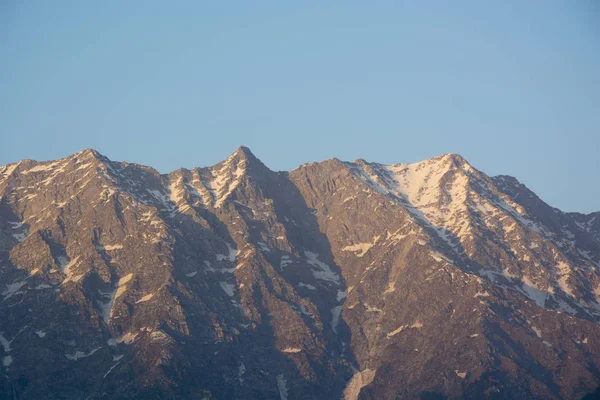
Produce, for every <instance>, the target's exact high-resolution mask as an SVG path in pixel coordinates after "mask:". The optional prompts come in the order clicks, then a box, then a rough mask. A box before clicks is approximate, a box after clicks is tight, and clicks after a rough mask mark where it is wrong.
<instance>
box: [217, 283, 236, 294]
mask: <svg viewBox="0 0 600 400" xmlns="http://www.w3.org/2000/svg"><path fill="white" fill-rule="evenodd" d="M219 285H220V286H221V289H223V291H224V292H225V293H227V296H229V297H233V296H234V291H235V286H234V285H232V284H231V283H227V282H219Z"/></svg>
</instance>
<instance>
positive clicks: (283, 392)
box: [277, 374, 288, 400]
mask: <svg viewBox="0 0 600 400" xmlns="http://www.w3.org/2000/svg"><path fill="white" fill-rule="evenodd" d="M277 389H279V399H280V400H288V388H287V381H286V380H285V378H284V377H283V374H279V375H277Z"/></svg>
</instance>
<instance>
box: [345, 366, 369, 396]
mask: <svg viewBox="0 0 600 400" xmlns="http://www.w3.org/2000/svg"><path fill="white" fill-rule="evenodd" d="M376 372H377V370H372V369H369V368H367V369H365V370H363V371H356V373H355V374H354V375H353V376H352V379H350V382H348V385H347V386H346V389H344V400H357V399H358V396H359V395H360V391H361V390H362V388H364V387H365V386H368V385H370V384H371V382H373V379H375V373H376Z"/></svg>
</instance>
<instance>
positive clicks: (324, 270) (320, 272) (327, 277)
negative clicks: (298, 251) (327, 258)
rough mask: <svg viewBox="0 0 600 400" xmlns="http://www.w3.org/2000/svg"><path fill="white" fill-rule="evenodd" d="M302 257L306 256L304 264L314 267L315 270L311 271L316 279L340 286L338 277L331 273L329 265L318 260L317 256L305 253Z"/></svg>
mask: <svg viewBox="0 0 600 400" xmlns="http://www.w3.org/2000/svg"><path fill="white" fill-rule="evenodd" d="M304 255H305V256H306V262H307V263H308V264H310V265H312V266H313V267H315V269H313V270H312V273H313V276H314V277H315V278H316V279H319V280H322V281H327V282H331V283H334V284H336V285H339V284H340V276H339V275H338V274H336V273H335V272H333V271H332V270H331V267H330V266H329V265H327V264H325V263H324V262H322V261H320V260H319V259H318V257H319V254H317V253H313V252H311V251H305V252H304Z"/></svg>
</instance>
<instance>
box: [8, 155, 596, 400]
mask: <svg viewBox="0 0 600 400" xmlns="http://www.w3.org/2000/svg"><path fill="white" fill-rule="evenodd" d="M599 224H600V216H599V215H598V214H592V215H583V214H574V213H570V214H569V213H563V212H561V211H560V210H557V209H555V208H552V207H550V206H548V205H547V204H545V203H544V202H543V201H542V200H540V199H539V198H538V197H537V196H536V195H535V194H534V193H533V192H531V191H530V190H528V189H527V188H526V187H525V186H524V185H522V184H520V183H519V182H518V181H517V180H516V179H515V178H512V177H508V176H498V177H489V176H487V175H485V174H484V173H482V172H480V171H477V170H476V169H475V168H473V167H472V166H470V165H469V164H468V163H467V161H465V160H464V159H462V158H461V157H460V156H457V155H452V154H449V155H444V156H440V157H436V158H432V159H429V160H426V161H423V162H420V163H415V164H397V165H381V164H375V163H368V162H366V161H364V160H357V161H355V162H352V163H350V162H342V161H339V160H337V159H333V160H328V161H324V162H320V163H313V164H307V165H303V166H301V167H299V168H297V169H295V170H293V171H291V172H273V171H271V170H269V169H268V168H267V167H266V166H264V165H263V164H262V163H261V162H260V161H259V160H258V159H256V158H255V157H254V156H253V155H252V154H251V153H250V151H249V150H248V149H247V148H244V147H241V148H240V149H238V150H237V151H236V152H235V153H233V154H232V155H231V156H230V157H228V158H227V159H226V160H225V161H223V162H221V163H219V164H217V165H215V166H213V167H209V168H198V169H194V170H184V169H182V170H178V171H175V172H172V173H170V174H168V175H161V174H159V173H158V172H157V171H155V170H153V169H152V168H149V167H145V166H141V165H136V164H128V163H126V162H113V161H110V160H108V159H107V158H106V157H103V156H102V155H100V154H98V153H97V152H95V151H93V150H85V151H83V152H80V153H77V154H75V155H72V156H70V157H68V158H65V159H61V160H58V161H54V162H43V163H38V162H35V161H31V160H24V161H21V162H19V163H16V164H10V165H6V166H4V167H0V344H1V346H0V359H1V360H2V367H1V368H2V376H1V377H0V398H7V399H38V398H48V399H129V398H148V399H152V398H157V399H158V398H181V399H229V398H236V399H254V398H269V399H271V398H272V399H282V400H292V399H305V398H311V399H331V398H344V399H398V398H402V399H404V398H407V399H410V398H415V399H437V398H494V399H526V398H532V397H536V398H547V399H576V398H580V397H582V396H584V395H585V394H586V393H588V392H591V391H593V390H595V389H596V387H598V386H599V385H600V371H599V368H600V327H599V325H598V323H599V322H600V304H599V296H600V276H599V275H600V272H599V268H600V225H599Z"/></svg>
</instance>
